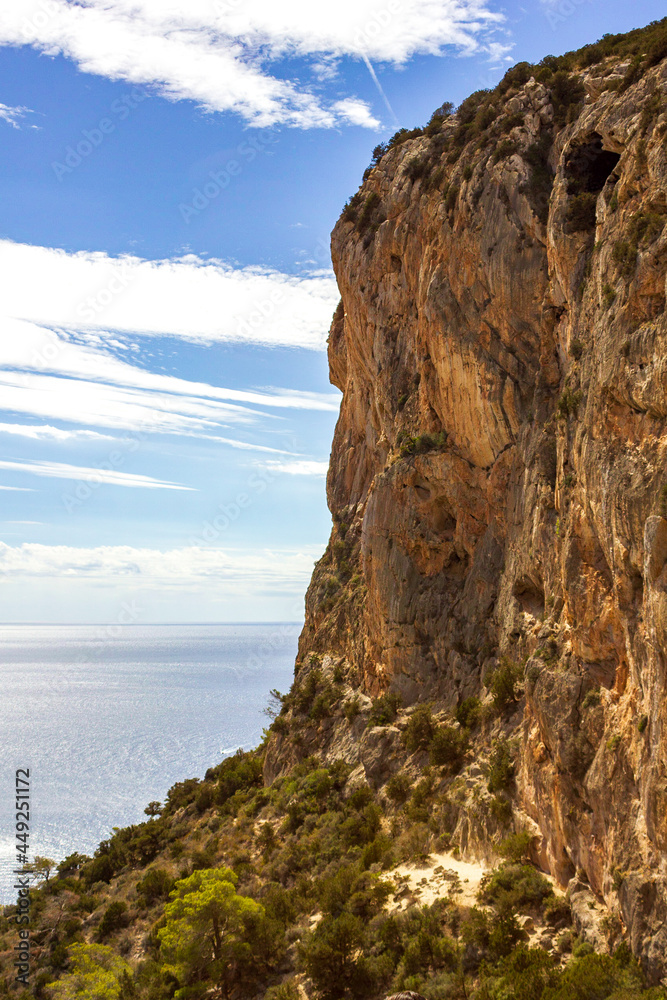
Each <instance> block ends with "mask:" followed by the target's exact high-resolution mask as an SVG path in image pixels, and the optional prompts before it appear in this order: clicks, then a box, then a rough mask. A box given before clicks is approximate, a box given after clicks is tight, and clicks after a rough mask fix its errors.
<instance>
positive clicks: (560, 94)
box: [551, 70, 586, 125]
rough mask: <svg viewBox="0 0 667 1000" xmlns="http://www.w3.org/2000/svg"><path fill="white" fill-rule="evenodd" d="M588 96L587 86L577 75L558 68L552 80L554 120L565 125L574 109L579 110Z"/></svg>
mask: <svg viewBox="0 0 667 1000" xmlns="http://www.w3.org/2000/svg"><path fill="white" fill-rule="evenodd" d="M585 97H586V88H585V87H584V85H583V83H582V82H581V80H580V79H579V78H578V77H576V76H571V75H570V74H569V73H568V72H567V71H566V70H558V71H557V72H556V73H554V76H553V79H552V81H551V103H552V105H553V109H554V122H555V123H556V124H557V125H565V123H566V122H567V121H568V119H569V118H570V115H571V113H572V111H574V110H578V108H579V107H580V106H581V104H582V103H583V101H584V98H585Z"/></svg>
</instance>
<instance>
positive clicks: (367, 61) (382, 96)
mask: <svg viewBox="0 0 667 1000" xmlns="http://www.w3.org/2000/svg"><path fill="white" fill-rule="evenodd" d="M362 59H363V60H364V62H365V63H366V66H367V67H368V72H369V73H370V74H371V77H372V78H373V83H374V84H375V86H376V87H377V89H378V90H379V92H380V96H381V98H382V100H383V101H384V103H385V104H386V105H387V109H388V111H389V114H390V115H391V117H392V118H393V119H394V122H395V124H396V125H399V124H400V123H399V120H398V118H397V117H396V112H395V111H394V109H393V108H392V106H391V104H390V103H389V100H388V98H387V95H386V94H385V92H384V90H383V89H382V84H381V83H380V81H379V80H378V78H377V73H376V72H375V70H374V69H373V66H372V65H371V61H370V59H369V58H368V56H367V55H362Z"/></svg>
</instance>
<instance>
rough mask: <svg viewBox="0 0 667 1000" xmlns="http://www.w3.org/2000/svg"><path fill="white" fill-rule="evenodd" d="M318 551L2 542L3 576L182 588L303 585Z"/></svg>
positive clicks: (312, 549) (1, 571)
mask: <svg viewBox="0 0 667 1000" xmlns="http://www.w3.org/2000/svg"><path fill="white" fill-rule="evenodd" d="M318 555H319V547H317V548H316V547H315V546H313V547H309V548H305V549H287V550H286V549H259V550H239V549H224V550H223V549H213V548H210V547H207V548H198V547H196V546H189V547H185V548H180V549H170V550H167V551H161V550H158V549H145V548H134V547H132V546H129V545H118V546H99V547H97V548H75V547H72V546H66V545H38V544H34V543H26V544H24V545H19V546H9V545H7V544H5V543H2V542H0V576H4V577H10V578H16V577H25V576H28V577H46V578H48V579H54V578H55V579H57V578H64V577H65V578H66V577H76V578H77V579H80V580H84V579H86V578H88V579H96V580H99V579H102V580H108V581H113V580H116V581H118V580H119V579H123V578H125V579H127V578H134V579H135V580H136V582H137V584H146V583H157V584H162V585H163V586H169V587H176V588H180V587H184V586H187V585H188V584H190V583H192V582H193V581H197V580H200V581H206V580H209V581H210V580H212V579H214V580H216V581H220V582H223V583H224V582H225V581H226V582H228V583H229V584H230V585H231V586H236V587H239V586H241V587H243V586H247V585H249V584H250V585H253V586H255V587H258V586H260V587H275V586H281V585H283V586H284V585H289V586H293V587H302V586H303V585H304V584H305V583H306V582H307V580H308V578H309V576H310V574H311V573H312V570H313V564H314V562H315V559H316V558H317V556H318Z"/></svg>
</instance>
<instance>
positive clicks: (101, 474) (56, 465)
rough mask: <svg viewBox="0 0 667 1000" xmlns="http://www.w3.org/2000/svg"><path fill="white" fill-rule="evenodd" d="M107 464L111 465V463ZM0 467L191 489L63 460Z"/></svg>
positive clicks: (83, 479)
mask: <svg viewBox="0 0 667 1000" xmlns="http://www.w3.org/2000/svg"><path fill="white" fill-rule="evenodd" d="M108 464H109V465H111V463H108ZM0 469H9V470H11V471H12V472H30V473H32V474H33V475H35V476H46V477H48V478H50V479H74V480H76V481H77V482H84V483H99V484H102V483H104V484H106V485H108V486H129V487H134V488H144V489H149V490H192V487H191V486H181V485H180V484H179V483H170V482H164V481H163V480H161V479H153V478H152V477H151V476H140V475H136V474H135V473H133V472H119V471H118V470H117V469H113V468H109V469H104V468H100V469H91V468H86V467H84V466H79V465H67V464H65V463H64V462H10V461H0Z"/></svg>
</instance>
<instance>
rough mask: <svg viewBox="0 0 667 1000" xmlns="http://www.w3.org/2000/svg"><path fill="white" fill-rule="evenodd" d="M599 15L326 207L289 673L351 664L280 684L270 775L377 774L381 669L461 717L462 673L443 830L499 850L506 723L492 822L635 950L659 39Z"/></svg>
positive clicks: (656, 256) (662, 385)
mask: <svg viewBox="0 0 667 1000" xmlns="http://www.w3.org/2000/svg"><path fill="white" fill-rule="evenodd" d="M607 37H608V38H609V37H611V36H607ZM623 37H624V38H629V37H631V36H623ZM612 42H613V40H612ZM612 42H609V43H608V44H607V48H606V49H605V44H606V40H605V39H603V40H602V41H601V43H599V44H598V46H590V47H588V48H589V49H591V50H595V49H597V51H591V53H589V54H586V50H583V52H584V57H583V59H581V60H580V63H579V65H575V66H572V65H571V63H570V64H568V63H567V62H562V61H561V60H559V59H557V58H551V57H550V58H548V59H546V60H543V62H542V63H541V64H540V66H539V67H532V66H527V64H519V65H518V66H516V67H514V68H513V69H512V70H510V71H509V72H508V74H507V76H506V77H505V79H504V80H503V82H502V83H501V84H500V85H499V86H498V87H497V88H496V89H495V90H494V91H482V92H478V93H477V94H474V95H472V97H470V98H468V100H467V101H465V102H464V103H463V105H461V108H459V110H458V112H457V113H456V114H452V113H451V108H448V107H443V108H442V109H439V111H438V112H436V114H435V115H434V116H433V118H432V120H431V122H430V123H429V125H428V126H427V127H426V129H423V130H421V129H419V130H414V131H413V132H406V131H405V130H402V132H400V133H397V135H396V136H395V137H394V138H393V140H392V141H391V142H390V143H389V145H388V147H379V148H378V149H377V150H376V151H375V157H374V161H375V162H374V165H373V166H372V167H371V168H369V170H368V171H367V172H366V176H365V179H364V182H363V185H362V187H361V188H360V190H359V192H358V193H357V194H356V195H355V196H354V197H353V198H352V199H351V201H350V202H349V203H348V205H347V206H346V208H345V210H344V212H343V215H342V216H341V218H340V220H339V222H338V223H337V225H336V228H335V229H334V232H333V236H332V254H333V263H334V268H335V272H336V276H337V279H338V284H339V288H340V292H341V303H340V306H339V308H338V310H337V312H336V314H335V317H334V320H333V324H332V327H331V334H330V338H329V359H330V370H331V380H332V382H333V383H334V384H335V385H337V386H338V387H339V388H340V389H341V390H342V392H343V402H342V409H341V414H340V419H339V421H338V425H337V428H336V433H335V438H334V443H333V449H332V455H331V465H330V471H329V476H328V483H327V493H328V500H329V505H330V508H331V511H332V515H333V521H334V526H333V531H332V535H331V540H330V542H329V546H328V548H327V551H326V553H325V555H324V557H323V558H322V560H321V561H320V563H319V564H318V565H317V567H316V570H315V573H314V576H313V580H312V583H311V585H310V589H309V591H308V597H307V617H306V624H305V628H304V631H303V634H302V636H301V641H300V651H299V659H298V662H297V674H296V681H295V691H296V692H298V691H299V690H301V691H303V690H304V689H305V688H306V687H307V686H308V684H309V683H310V688H311V695H313V696H315V697H316V696H317V691H318V685H320V686H321V685H322V684H326V682H327V677H330V678H333V679H334V681H335V682H336V683H338V684H340V683H342V684H343V686H344V691H345V692H346V693H345V696H344V698H343V701H342V702H341V707H340V708H339V709H338V710H337V711H334V712H333V715H332V716H331V717H329V718H326V719H323V717H322V716H320V717H319V718H318V717H317V713H316V714H315V717H312V713H311V719H310V721H308V722H307V724H304V725H301V726H299V727H295V726H294V725H293V722H294V720H297V719H298V718H299V712H300V710H301V709H300V708H299V705H298V703H297V699H296V698H295V694H294V692H292V694H291V695H290V696H288V697H287V699H286V700H285V704H284V706H283V715H282V718H283V723H282V725H281V726H276V727H275V729H274V731H273V733H272V736H271V739H270V742H269V746H268V750H267V756H266V764H265V777H266V779H267V781H269V782H270V781H272V780H273V779H274V778H275V777H276V776H277V775H278V774H281V773H284V772H285V770H286V769H287V767H288V766H290V765H291V764H293V763H294V762H295V761H297V760H299V759H301V758H303V757H304V756H305V755H306V754H307V753H311V752H313V750H314V749H317V751H318V752H320V753H323V754H324V756H325V757H327V756H328V758H329V759H335V758H339V757H342V758H344V759H345V760H347V761H348V762H349V763H352V764H354V765H355V766H356V767H358V769H359V778H360V780H365V781H368V782H369V783H370V784H372V785H374V786H375V787H378V786H381V785H382V784H383V783H384V782H386V781H387V780H388V778H389V776H390V774H391V773H393V772H394V771H395V770H396V767H397V766H398V765H395V764H393V763H392V761H393V760H394V758H395V757H396V755H398V756H400V751H399V745H400V744H399V741H398V740H397V738H395V737H396V734H397V733H398V732H399V730H400V725H398V728H397V724H396V723H394V724H393V725H392V724H391V723H392V719H391V718H389V719H388V720H387V719H382V718H381V717H378V716H377V713H376V717H375V719H373V718H371V723H373V722H374V723H376V724H371V725H370V726H369V725H366V724H365V723H367V722H368V719H369V713H372V711H373V706H374V705H378V704H382V705H385V704H389V702H390V701H391V699H389V700H388V699H387V698H386V693H387V692H390V693H395V694H396V700H395V702H394V703H393V704H394V705H395V706H396V711H398V720H399V723H400V720H401V718H403V716H402V715H401V711H399V710H398V707H397V706H398V704H399V699H400V702H401V703H402V706H403V709H402V712H403V713H405V718H409V717H410V715H411V713H412V714H414V711H415V708H414V706H415V704H416V703H418V702H425V701H426V702H429V703H430V704H431V706H432V708H433V710H434V711H435V712H439V713H440V714H441V717H442V719H445V720H446V719H448V718H450V717H451V719H452V725H453V727H454V729H457V727H459V729H461V728H463V724H464V723H466V722H467V720H466V719H465V718H464V719H462V718H461V708H462V706H465V705H473V704H476V699H479V706H480V712H481V716H480V718H481V722H479V724H478V726H477V728H476V729H475V728H474V727H473V728H472V729H470V732H471V734H472V735H471V737H470V743H469V744H468V747H467V750H466V756H465V760H464V769H463V772H462V773H463V775H464V776H467V777H468V781H467V784H466V782H465V781H464V782H463V785H462V786H461V777H460V775H459V776H458V777H457V778H452V781H453V782H454V785H453V788H454V789H456V788H458V789H459V793H458V797H457V795H453V796H452V798H453V801H454V802H457V803H458V806H457V809H458V812H457V814H456V817H455V818H454V820H453V821H452V829H453V833H454V837H455V840H456V842H457V843H458V845H459V846H460V849H461V851H462V852H463V853H464V854H468V855H470V856H473V855H476V856H484V855H488V854H489V852H491V853H492V852H493V849H494V843H495V841H496V840H497V837H498V836H499V830H500V829H501V826H502V823H501V822H500V820H499V819H498V816H495V818H494V816H493V815H491V812H492V811H491V812H488V810H487V812H488V815H486V816H485V815H483V813H484V810H483V808H482V806H481V805H480V802H482V805H483V801H482V800H484V797H485V796H486V799H488V795H487V792H486V773H487V772H486V771H485V770H484V766H485V761H486V762H488V759H489V754H490V753H492V752H493V748H494V747H495V752H497V748H498V746H499V745H500V744H499V741H503V740H505V741H507V746H509V747H510V748H511V752H512V754H513V760H514V763H513V767H514V784H513V785H512V786H511V788H510V790H509V792H508V798H509V800H510V803H511V825H513V827H514V829H515V830H528V831H529V832H530V834H531V836H532V837H533V841H532V844H533V846H532V856H533V860H534V861H535V862H537V863H538V864H539V865H540V866H541V867H542V868H543V869H544V870H546V871H547V872H549V873H551V874H552V875H553V876H554V877H555V879H556V881H557V882H558V883H559V884H560V886H561V887H565V886H568V885H569V887H570V890H571V898H572V899H574V898H575V897H576V895H577V893H578V892H583V893H584V894H585V898H586V899H590V900H592V902H591V905H590V907H589V909H593V908H594V907H596V906H598V904H600V903H602V904H603V906H602V907H601V912H603V913H604V914H605V917H604V919H603V920H602V921H601V923H600V926H601V928H602V929H601V930H600V926H597V928H596V929H594V930H591V931H590V933H591V934H593V935H595V934H598V936H600V935H601V936H602V937H605V936H606V938H607V941H608V943H609V942H611V941H613V940H614V939H615V940H618V938H619V936H625V937H627V939H628V941H629V943H630V945H631V947H632V949H633V951H634V952H635V953H636V954H637V955H638V956H640V958H641V960H642V964H643V965H644V968H645V969H647V970H648V971H649V973H650V974H651V975H652V976H654V977H655V976H658V975H659V974H661V972H662V971H663V967H664V955H665V954H666V953H667V922H666V918H667V798H666V796H665V791H666V789H667V729H666V727H667V697H666V695H667V691H666V690H665V688H666V683H667V679H666V669H667V658H666V649H667V645H666V640H667V467H666V451H667V427H666V424H665V417H666V416H667V362H666V360H665V359H666V358H667V321H666V318H665V291H666V268H667V255H666V251H667V230H666V229H665V228H664V225H665V222H666V221H667V60H665V58H664V56H665V55H667V52H661V51H660V50H659V47H658V48H657V49H656V48H655V47H654V49H653V50H652V52H651V51H649V52H648V55H647V54H646V53H645V52H643V51H640V53H639V55H638V54H636V53H635V54H634V55H633V54H632V51H630V53H629V54H627V55H626V54H620V55H619V53H618V52H617V51H616V50H614V48H613V44H612ZM626 51H627V50H626ZM582 62H583V65H582V64H581V63H582ZM309 677H310V681H309ZM503 682H504V683H506V684H508V683H509V685H510V688H509V693H508V694H507V697H504V696H502V691H501V693H500V695H499V689H500V688H501V687H502V683H503ZM383 694H384V695H385V700H384V701H382V699H380V701H379V702H378V698H380V696H381V695H383ZM322 697H324V695H322ZM374 699H375V701H374ZM302 702H303V699H302ZM311 704H312V700H311ZM301 707H302V708H303V704H302V706H301ZM485 708H486V711H485ZM457 713H458V714H457ZM325 714H326V713H325ZM464 715H465V712H464ZM456 719H458V720H459V721H458V722H456V721H455V720H456ZM378 723H379V724H378ZM296 729H298V730H299V731H298V733H296ZM480 763H481V765H482V772H483V775H484V794H483V795H481V797H480V794H478V795H477V800H478V801H477V803H476V805H475V809H476V810H477V812H474V811H471V810H472V805H471V799H470V795H471V789H472V792H473V793H474V792H475V789H476V788H477V789H478V790H479V788H482V785H480V784H479V783H478V784H477V785H476V784H475V775H476V774H479V772H480ZM457 781H458V782H459V784H458V785H457V784H456V782H457ZM461 787H462V790H461ZM466 795H467V796H468V798H467V799H466ZM473 812H474V815H473ZM585 916H586V915H585V914H583V915H582V916H581V920H580V923H581V924H582V927H581V930H582V933H584V934H585V933H586V929H585V927H583V924H584V923H585V922H586V921H585Z"/></svg>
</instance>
